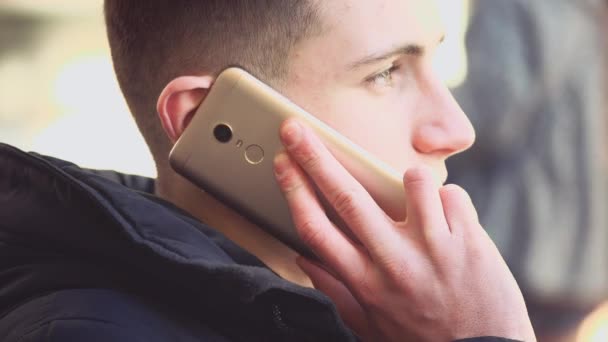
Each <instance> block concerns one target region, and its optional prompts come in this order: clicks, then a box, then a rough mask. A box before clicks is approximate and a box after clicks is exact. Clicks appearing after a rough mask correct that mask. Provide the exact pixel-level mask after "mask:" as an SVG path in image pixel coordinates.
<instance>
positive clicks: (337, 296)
mask: <svg viewBox="0 0 608 342" xmlns="http://www.w3.org/2000/svg"><path fill="white" fill-rule="evenodd" d="M297 263H298V266H300V268H301V269H302V270H303V271H304V273H306V275H308V277H309V278H310V280H312V283H313V284H314V286H315V288H316V289H317V290H319V291H321V292H323V293H325V294H326V295H327V296H328V297H329V298H331V300H332V301H333V302H334V304H335V305H336V308H337V309H338V313H339V314H340V317H342V319H343V320H344V322H345V323H346V325H348V326H349V327H350V328H351V329H353V331H355V333H356V334H357V335H359V337H362V338H363V337H365V336H369V326H368V320H367V316H366V314H365V311H364V310H363V308H362V307H361V305H360V304H359V302H357V300H356V299H355V297H354V296H353V295H352V293H351V292H350V291H349V290H348V288H347V287H346V286H345V285H344V284H343V283H342V282H340V281H339V280H338V279H336V278H335V277H334V276H333V275H332V274H331V273H329V272H328V271H326V270H325V269H323V267H321V266H320V265H317V264H315V263H314V262H312V261H310V260H308V259H306V258H298V259H297Z"/></svg>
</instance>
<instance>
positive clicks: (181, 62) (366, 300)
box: [0, 0, 535, 341]
mask: <svg viewBox="0 0 608 342" xmlns="http://www.w3.org/2000/svg"><path fill="white" fill-rule="evenodd" d="M105 11H106V19H107V25H108V36H109V40H110V45H111V48H112V54H113V59H114V63H115V69H116V73H117V76H118V79H119V82H120V84H121V88H122V90H123V92H124V94H125V97H126V99H127V101H128V103H129V106H130V108H131V110H132V112H133V114H134V116H135V118H136V120H137V122H138V125H139V127H140V129H141V131H142V133H143V135H144V137H145V138H146V140H147V142H148V145H149V146H150V149H151V151H152V153H153V155H154V158H155V160H156V164H157V168H158V179H156V180H155V182H154V184H152V183H151V181H148V182H147V183H146V182H145V181H142V180H141V179H139V178H129V177H125V176H124V175H118V174H115V173H108V172H105V173H100V172H92V171H86V170H82V169H79V168H77V167H76V166H74V165H71V164H69V163H66V162H62V161H58V160H55V159H51V158H43V157H40V156H37V155H26V154H23V153H22V152H19V151H16V150H14V149H12V148H9V147H6V146H5V147H2V152H1V154H0V156H1V158H2V159H0V161H1V162H2V165H3V166H2V168H1V169H0V172H1V176H2V177H0V180H2V181H1V183H0V186H1V187H0V190H1V193H2V194H3V196H2V206H0V208H1V209H0V213H1V217H2V219H3V220H2V226H1V227H2V230H1V232H2V235H0V236H2V242H3V244H2V245H0V246H2V247H1V248H2V249H0V250H2V251H3V253H2V254H3V255H6V254H8V256H9V257H5V258H2V261H3V263H2V265H3V268H2V279H3V281H2V293H3V296H2V300H1V301H0V308H1V309H0V310H2V313H3V315H2V316H1V317H3V318H2V321H1V323H0V334H4V335H5V336H7V338H6V339H5V340H7V341H46V340H61V341H65V340H87V341H106V340H108V341H109V340H111V341H137V340H141V341H165V340H178V341H200V340H203V341H211V340H213V341H216V340H217V341H226V340H242V341H274V340H276V341H348V340H354V339H356V337H355V334H356V335H357V336H358V337H359V338H360V339H362V340H364V341H403V340H411V341H423V340H430V341H449V340H457V339H463V338H480V337H483V336H496V337H500V338H512V339H517V340H526V341H528V340H534V338H535V337H534V333H533V331H532V329H531V326H530V322H529V319H528V316H527V312H526V308H525V305H524V303H523V299H522V296H521V293H520V291H519V289H518V287H517V284H516V283H515V281H514V279H513V277H512V275H511V274H510V272H509V270H508V268H507V267H506V265H505V264H504V262H503V260H502V258H501V257H500V255H499V253H498V252H497V250H496V248H495V247H494V245H493V243H492V242H491V241H490V239H489V238H488V237H487V235H486V234H485V233H484V231H483V229H482V228H481V227H480V225H479V223H478V221H477V217H476V213H475V209H474V208H473V206H472V204H471V201H470V199H469V198H468V196H467V195H466V193H465V192H464V191H463V190H461V189H460V188H457V187H455V186H445V187H443V186H439V185H438V183H439V182H443V181H444V180H445V178H446V176H447V175H446V171H445V166H444V162H445V159H446V158H448V157H449V156H451V155H453V154H455V153H458V152H460V151H462V150H464V149H466V148H468V147H469V146H470V145H471V144H472V142H473V138H474V137H473V136H474V134H473V130H472V128H471V125H470V123H469V121H468V120H467V119H466V117H465V115H464V113H463V112H462V111H461V110H460V108H459V107H458V105H457V104H456V103H455V101H454V100H453V98H452V97H451V95H450V93H449V92H448V90H447V89H446V88H445V86H444V85H442V84H441V82H440V81H439V80H438V79H437V77H436V76H435V75H434V73H433V70H432V68H431V61H432V58H433V54H434V51H435V49H436V47H437V45H438V44H440V42H441V40H442V39H443V32H442V29H441V26H440V24H439V22H438V20H437V17H438V16H437V13H436V8H435V7H434V6H433V5H432V2H429V1H426V0H424V1H423V0H383V1H373V2H372V1H366V0H357V1H355V0H334V1H314V0H310V1H302V0H275V1H272V0H271V1H224V0H215V1H212V0H209V1H194V2H193V1H161V0H153V1H119V0H106V2H105ZM235 64H236V65H240V66H242V67H244V68H246V69H248V70H250V71H251V72H253V73H254V74H255V75H256V76H258V77H260V78H261V79H263V80H265V81H266V82H268V83H269V84H270V85H272V86H273V87H275V88H276V89H278V90H279V91H281V92H282V93H284V94H285V95H287V96H288V97H290V98H291V99H292V100H293V101H295V102H296V103H298V104H299V105H301V106H302V107H304V108H305V109H307V110H309V111H310V112H311V113H313V114H314V115H316V116H318V117H319V118H320V119H322V120H324V121H325V122H327V123H328V124H330V125H332V126H333V127H335V128H336V129H338V130H339V131H340V132H342V133H343V134H345V135H346V136H348V137H350V138H351V139H352V140H354V141H355V142H357V143H359V144H360V145H361V146H363V147H364V148H366V149H367V150H368V151H370V152H371V153H373V154H375V155H377V156H378V157H379V158H381V159H382V160H384V161H385V162H387V163H388V164H389V165H391V166H393V167H394V168H396V169H398V170H402V171H405V170H408V171H407V172H406V173H405V176H404V187H405V191H406V193H407V198H408V201H407V203H404V204H403V205H404V206H407V212H408V218H407V221H406V222H393V221H392V220H390V219H388V218H387V216H386V215H385V214H384V213H383V212H382V210H381V209H379V208H378V207H377V205H376V204H375V203H374V202H373V201H372V200H371V198H370V197H369V195H368V194H367V193H366V192H365V191H364V190H363V189H362V187H361V185H360V184H358V183H357V182H356V181H355V180H354V179H353V178H352V177H351V176H350V175H349V174H348V173H347V172H346V171H345V170H344V169H343V168H342V167H341V166H340V164H339V163H338V162H337V161H336V160H335V159H334V158H333V157H332V156H331V155H330V154H329V153H328V152H327V150H326V149H325V148H324V147H323V145H322V144H321V143H320V142H319V140H318V138H317V137H316V136H315V135H314V134H312V133H311V131H309V130H308V129H307V128H306V127H304V126H302V125H300V124H299V123H297V122H293V121H290V122H286V123H285V125H284V127H283V129H282V130H281V132H280V134H281V137H282V138H283V141H284V143H285V146H286V152H285V153H283V154H281V155H279V156H277V157H276V161H275V165H276V174H277V181H278V183H279V184H280V185H281V187H282V189H283V190H284V192H285V196H286V198H287V200H288V202H289V205H290V208H291V212H292V216H293V219H294V222H295V223H296V225H297V226H298V230H299V233H300V235H301V237H302V239H303V240H304V241H305V242H306V243H307V244H308V245H309V247H310V248H312V250H313V251H314V252H315V253H316V254H317V255H318V256H319V258H320V260H321V261H322V262H323V265H318V264H315V263H313V262H311V261H307V260H305V259H298V262H297V264H296V257H297V255H296V254H295V253H294V252H293V251H291V250H290V249H289V248H287V247H286V246H284V245H282V244H281V243H279V242H278V241H277V240H276V239H274V238H273V237H271V236H269V235H268V234H266V233H264V231H263V230H262V229H260V228H259V227H256V226H255V225H253V224H252V223H251V222H248V221H247V220H246V219H244V218H243V217H242V216H240V215H239V213H238V212H235V211H233V210H231V209H230V208H228V207H226V206H223V205H222V204H221V203H219V202H218V201H217V200H216V199H214V198H213V197H212V196H210V195H209V194H206V193H204V192H201V190H200V189H198V188H196V187H195V186H193V185H192V184H190V183H189V182H187V181H185V180H184V179H183V178H181V177H179V176H178V175H177V174H175V173H174V172H173V171H172V170H171V168H170V167H169V166H168V163H167V155H168V152H169V150H170V148H171V146H172V144H173V143H174V142H175V141H176V140H177V139H178V137H179V136H180V135H181V134H182V132H183V131H184V129H185V128H186V127H187V124H188V122H189V120H190V119H191V117H192V115H193V113H194V112H195V110H196V108H197V107H198V106H199V104H200V103H201V102H202V101H205V98H206V95H207V93H208V91H209V89H210V87H211V86H212V84H213V81H214V78H215V77H216V75H217V73H218V72H219V71H221V70H222V69H223V68H225V67H226V66H228V65H235ZM277 134H279V132H277ZM109 138H111V132H109ZM305 174H306V175H308V176H310V178H309V179H310V181H309V180H308V178H307V177H304V175H305ZM103 176H105V177H103ZM108 178H111V179H113V180H114V181H111V180H108ZM311 181H312V182H315V183H316V184H317V186H319V188H320V189H321V191H322V192H323V193H324V195H325V196H326V197H327V198H328V200H329V202H330V204H331V205H332V206H333V207H334V208H335V209H336V211H337V212H338V214H340V215H341V218H342V219H343V220H344V221H345V222H346V224H347V225H348V226H349V228H350V229H351V230H352V231H353V232H354V234H355V235H356V236H357V238H358V240H359V241H360V242H361V244H353V243H352V242H351V240H349V239H348V238H346V237H345V236H344V235H343V234H341V233H340V232H339V231H337V230H335V229H334V227H333V226H332V224H331V223H330V222H329V220H328V219H327V216H325V214H324V211H323V210H322V209H321V208H320V207H319V204H318V200H317V198H316V197H315V195H314V194H313V191H311V183H310V182H311ZM119 183H122V184H119ZM125 186H127V187H130V188H131V189H128V188H127V187H125ZM133 190H135V191H133ZM152 192H153V193H154V194H155V195H156V196H154V195H153V194H152ZM201 222H202V223H201ZM254 256H255V257H254ZM256 257H257V258H256ZM273 271H274V272H273ZM311 283H312V284H314V285H315V287H316V288H317V289H318V290H321V291H322V292H324V293H325V294H326V295H327V296H329V298H331V299H332V300H331V301H330V299H329V298H328V297H327V296H325V295H323V294H322V293H321V292H320V291H318V290H315V289H312V288H310V285H311ZM343 322H345V323H346V324H345V323H343ZM353 331H354V333H353ZM484 339H485V338H480V339H479V340H484Z"/></svg>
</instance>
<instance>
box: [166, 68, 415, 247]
mask: <svg viewBox="0 0 608 342" xmlns="http://www.w3.org/2000/svg"><path fill="white" fill-rule="evenodd" d="M291 117H295V118H297V119H298V120H299V121H300V122H302V123H304V124H306V125H308V126H309V127H311V128H312V129H313V130H314V131H315V132H316V134H317V135H319V137H320V138H321V140H322V141H323V142H324V143H325V145H326V146H327V147H328V148H329V150H330V151H331V152H332V154H333V155H334V156H335V157H336V159H338V161H339V162H340V163H342V165H344V167H345V168H346V169H347V170H348V171H349V172H350V173H351V174H352V175H353V176H354V177H355V178H356V179H357V180H358V181H359V182H360V183H361V184H362V185H363V186H364V187H365V189H366V190H367V191H368V192H369V193H370V195H371V196H372V197H373V198H374V200H375V201H376V202H377V203H378V204H379V205H380V207H382V208H383V209H384V211H385V212H386V213H387V214H388V215H389V216H390V217H392V218H393V219H395V220H403V219H404V218H405V193H404V190H403V183H402V177H401V175H400V174H398V173H397V172H395V171H394V170H392V169H391V168H390V167H388V166H387V165H386V164H384V163H383V162H381V161H379V160H377V159H376V158H375V157H374V156H372V155H370V154H369V153H368V152H366V151H364V150H363V149H362V148H360V147H359V146H357V145H356V144H354V143H353V142H352V141H350V140H349V139H347V138H346V137H344V136H343V135H341V134H340V133H338V132H337V131H336V130H334V129H332V128H331V127H329V126H328V125H326V124H325V123H323V122H322V121H320V120H319V119H317V118H316V117H314V116H312V115H311V114H309V113H307V112H306V111H305V110H303V109H302V108H300V107H298V106H297V105H296V104H294V103H293V102H291V101H290V100H289V99H287V98H286V97H284V96H283V95H281V94H279V93H278V92H277V91H275V90H274V89H272V88H271V87H269V86H268V85H266V84H264V83H263V82H262V81H260V80H258V79H257V78H255V77H254V76H252V75H251V74H249V73H247V72H246V71H244V70H242V69H239V68H229V69H226V70H224V71H223V72H222V73H221V74H220V75H219V76H218V77H217V79H216V81H215V83H214V84H213V86H212V87H211V89H210V91H209V94H208V95H207V97H206V98H205V100H204V101H203V103H202V104H201V105H200V107H199V108H198V109H197V112H196V113H195V115H194V117H193V118H192V121H191V122H190V124H189V125H188V127H187V128H186V129H185V131H184V133H183V134H182V136H181V137H180V138H179V140H178V141H177V143H176V144H175V146H174V148H173V150H172V151H171V154H170V157H169V159H170V163H171V166H172V167H173V169H174V170H175V171H176V172H177V173H179V174H180V175H182V176H184V177H185V178H186V179H188V180H190V181H191V182H193V183H194V184H196V185H197V186H199V187H200V188H201V189H202V190H204V191H206V192H208V193H210V194H211V195H213V196H214V197H216V198H217V199H219V200H220V201H222V202H223V203H224V204H226V205H228V206H229V207H231V208H233V209H234V210H236V211H237V212H239V213H240V214H242V215H244V216H245V217H247V218H248V219H249V220H251V221H252V222H254V223H256V224H257V225H259V226H260V228H262V229H264V230H266V231H267V232H269V233H270V234H272V235H273V236H275V237H276V238H278V239H279V240H281V241H282V242H284V243H285V244H287V245H288V246H290V247H291V248H293V249H294V250H296V251H297V252H299V253H301V254H302V255H305V256H308V257H314V255H313V254H312V252H311V251H310V250H309V249H308V248H307V247H306V246H305V245H304V243H303V242H302V241H301V240H300V239H299V238H298V234H297V232H296V230H295V226H294V224H293V222H292V219H291V215H290V212H289V208H288V206H287V202H286V200H285V198H284V197H283V194H282V192H281V190H280V188H279V185H278V184H277V181H276V179H275V176H274V172H273V160H274V157H275V156H276V155H277V154H278V153H279V152H280V151H282V150H284V147H283V145H282V143H281V140H280V137H279V130H280V127H281V124H282V123H283V122H284V121H285V120H287V119H288V118H291ZM334 222H335V223H336V224H337V225H338V226H339V227H340V226H341V224H340V223H339V222H336V221H334ZM343 228H344V227H343Z"/></svg>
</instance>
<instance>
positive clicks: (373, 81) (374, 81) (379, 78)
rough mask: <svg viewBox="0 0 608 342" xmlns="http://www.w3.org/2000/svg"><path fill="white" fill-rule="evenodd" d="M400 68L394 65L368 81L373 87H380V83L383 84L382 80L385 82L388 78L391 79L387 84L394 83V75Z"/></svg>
mask: <svg viewBox="0 0 608 342" xmlns="http://www.w3.org/2000/svg"><path fill="white" fill-rule="evenodd" d="M399 68H400V66H399V65H393V66H391V67H390V68H388V69H386V70H384V71H381V72H379V73H377V74H375V75H373V76H371V77H369V78H368V79H367V80H366V81H367V82H368V83H370V84H372V85H378V83H379V82H381V81H382V80H385V79H387V78H390V79H389V80H388V81H387V82H389V83H392V81H393V74H394V73H395V72H396V71H398V70H399Z"/></svg>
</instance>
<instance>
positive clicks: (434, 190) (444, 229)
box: [403, 167, 449, 237]
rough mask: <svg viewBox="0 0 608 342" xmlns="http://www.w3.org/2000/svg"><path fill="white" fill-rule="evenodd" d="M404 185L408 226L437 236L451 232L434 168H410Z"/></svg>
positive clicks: (405, 176) (404, 179) (404, 178)
mask: <svg viewBox="0 0 608 342" xmlns="http://www.w3.org/2000/svg"><path fill="white" fill-rule="evenodd" d="M403 185H404V187H405V195H406V198H407V201H406V206H407V223H408V226H411V227H417V228H418V229H421V230H422V231H423V234H424V235H425V236H431V237H435V236H438V235H441V234H446V233H449V226H448V224H447V221H446V219H445V215H444V212H443V204H442V203H441V197H440V196H439V187H438V185H437V183H436V181H435V179H434V178H433V174H432V170H430V169H429V168H426V167H418V168H413V169H410V170H408V171H407V172H406V173H405V175H404V176H403ZM446 235H447V234H446Z"/></svg>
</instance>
